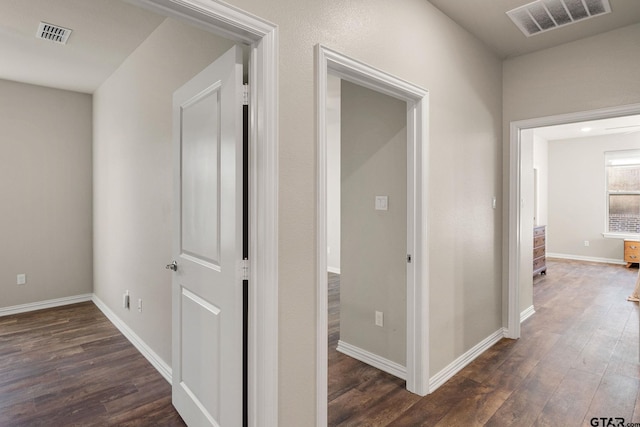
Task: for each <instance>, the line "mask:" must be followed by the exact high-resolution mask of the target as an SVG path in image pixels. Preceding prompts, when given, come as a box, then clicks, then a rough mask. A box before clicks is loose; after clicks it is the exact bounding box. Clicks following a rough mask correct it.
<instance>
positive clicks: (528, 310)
mask: <svg viewBox="0 0 640 427" xmlns="http://www.w3.org/2000/svg"><path fill="white" fill-rule="evenodd" d="M534 314H536V311H535V310H534V309H533V305H532V306H531V307H529V308H525V309H524V310H522V313H520V323H522V322H524V321H525V320H527V319H528V318H529V317H531V316H533V315H534Z"/></svg>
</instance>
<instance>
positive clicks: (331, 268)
mask: <svg viewBox="0 0 640 427" xmlns="http://www.w3.org/2000/svg"><path fill="white" fill-rule="evenodd" d="M327 271H328V272H329V273H333V274H340V269H339V268H336V267H329V266H327Z"/></svg>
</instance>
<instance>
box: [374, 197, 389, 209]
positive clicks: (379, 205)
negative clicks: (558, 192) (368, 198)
mask: <svg viewBox="0 0 640 427" xmlns="http://www.w3.org/2000/svg"><path fill="white" fill-rule="evenodd" d="M388 209H389V198H388V197H387V196H376V210H377V211H386V210H388Z"/></svg>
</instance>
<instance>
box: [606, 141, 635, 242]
mask: <svg viewBox="0 0 640 427" xmlns="http://www.w3.org/2000/svg"><path fill="white" fill-rule="evenodd" d="M604 155H605V168H606V179H607V182H606V192H607V194H606V197H607V224H606V227H607V230H606V232H608V233H622V234H629V233H631V234H638V233H640V150H621V151H607V152H605V153H604Z"/></svg>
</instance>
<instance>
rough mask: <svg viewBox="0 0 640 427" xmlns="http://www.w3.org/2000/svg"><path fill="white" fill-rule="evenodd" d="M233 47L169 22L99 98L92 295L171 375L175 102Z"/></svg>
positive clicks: (96, 98)
mask: <svg viewBox="0 0 640 427" xmlns="http://www.w3.org/2000/svg"><path fill="white" fill-rule="evenodd" d="M186 46H188V49H187V48H185V47H186ZM229 47H231V44H230V42H228V41H223V40H220V39H219V38H217V37H214V36H213V35H211V34H209V33H206V32H203V31H201V30H198V29H195V28H192V27H190V26H187V25H184V24H181V23H178V22H176V21H174V20H171V19H168V20H166V21H164V22H163V23H162V24H160V26H159V27H158V28H157V29H156V30H155V31H154V32H153V33H152V34H151V36H150V37H149V38H148V39H147V40H146V41H145V42H144V43H142V44H141V45H140V47H139V48H138V49H137V50H136V51H135V52H134V53H133V54H132V55H131V56H130V57H129V58H127V60H126V61H125V62H124V63H123V64H122V66H121V67H120V68H119V69H118V70H117V71H116V72H115V73H114V74H113V75H112V76H111V77H110V78H109V79H108V80H107V81H106V82H105V83H104V84H103V85H102V86H101V87H100V88H99V89H98V90H97V91H96V93H95V94H94V192H95V197H94V206H95V216H94V233H95V246H94V248H95V249H94V265H95V289H94V291H95V294H96V295H97V296H98V298H100V299H101V300H102V301H103V302H104V303H106V304H107V305H108V306H109V308H110V309H111V310H112V311H114V312H115V313H116V314H117V315H118V316H119V317H120V318H121V319H122V320H124V321H125V322H126V324H127V325H128V326H129V327H130V328H131V329H132V330H133V331H134V332H135V333H136V334H137V335H138V336H140V337H141V338H142V339H143V340H144V341H145V342H146V343H147V344H148V345H149V346H150V347H151V349H153V350H154V351H155V352H156V353H157V354H158V355H159V356H160V357H161V358H162V359H164V361H165V362H167V363H168V364H169V365H170V364H171V274H170V272H169V271H168V270H166V269H165V268H164V266H165V265H166V264H167V263H169V262H170V261H171V238H172V236H171V231H172V226H173V220H172V196H173V180H172V179H173V166H172V165H173V163H172V160H171V135H172V115H171V114H172V110H171V108H172V96H173V92H174V91H175V89H177V88H178V87H180V86H181V85H182V84H184V83H185V82H186V81H188V80H189V79H190V78H191V77H192V76H194V75H195V74H197V73H198V72H199V71H201V70H202V69H203V68H204V67H205V66H207V65H209V64H210V63H211V62H213V61H214V60H215V59H216V58H217V57H218V56H219V55H220V54H222V53H224V52H225V51H226V50H227V49H228V48H229ZM127 289H128V290H129V292H130V295H131V301H134V302H133V303H132V309H131V310H125V309H123V308H122V304H121V301H122V294H123V293H124V291H125V290H127ZM138 298H142V299H143V311H142V313H139V312H138V311H137V310H136V309H135V304H136V302H137V300H138Z"/></svg>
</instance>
